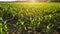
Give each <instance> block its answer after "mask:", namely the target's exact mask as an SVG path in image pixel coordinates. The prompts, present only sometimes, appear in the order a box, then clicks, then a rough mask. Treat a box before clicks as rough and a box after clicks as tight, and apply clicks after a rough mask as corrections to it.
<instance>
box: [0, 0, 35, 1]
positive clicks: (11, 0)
mask: <svg viewBox="0 0 60 34" xmlns="http://www.w3.org/2000/svg"><path fill="white" fill-rule="evenodd" d="M0 1H35V0H0Z"/></svg>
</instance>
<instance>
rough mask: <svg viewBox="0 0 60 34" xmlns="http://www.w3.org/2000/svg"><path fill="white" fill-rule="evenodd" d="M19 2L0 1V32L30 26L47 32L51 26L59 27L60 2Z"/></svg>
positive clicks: (4, 33)
mask: <svg viewBox="0 0 60 34" xmlns="http://www.w3.org/2000/svg"><path fill="white" fill-rule="evenodd" d="M19 3H20V2H18V3H14V4H13V3H5V4H1V3H0V5H1V7H0V29H1V30H0V33H1V32H3V34H6V33H7V31H8V32H9V31H10V30H13V29H14V28H15V29H19V28H22V29H23V30H24V28H25V29H27V28H28V26H31V27H36V28H37V30H38V31H39V32H43V33H46V34H49V32H50V31H51V29H54V28H53V27H56V28H60V3H44V2H43V3H36V4H33V5H32V4H28V3H26V4H25V3H20V4H19ZM2 30H3V31H2ZM24 31H25V30H24ZM38 31H37V32H38Z"/></svg>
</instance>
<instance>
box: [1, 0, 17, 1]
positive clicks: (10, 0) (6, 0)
mask: <svg viewBox="0 0 60 34" xmlns="http://www.w3.org/2000/svg"><path fill="white" fill-rule="evenodd" d="M0 1H16V0H0Z"/></svg>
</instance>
